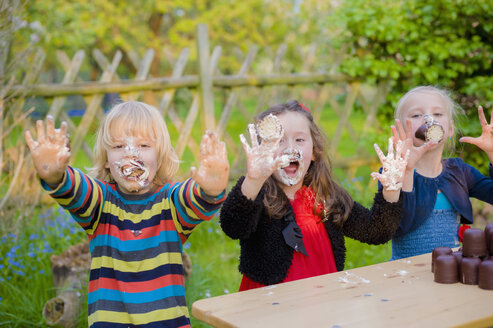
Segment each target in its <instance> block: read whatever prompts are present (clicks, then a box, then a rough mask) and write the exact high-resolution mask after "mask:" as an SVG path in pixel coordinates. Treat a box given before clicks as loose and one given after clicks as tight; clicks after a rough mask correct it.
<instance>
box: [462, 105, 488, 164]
mask: <svg viewBox="0 0 493 328" xmlns="http://www.w3.org/2000/svg"><path fill="white" fill-rule="evenodd" d="M478 116H479V122H480V123H481V130H482V132H481V135H480V136H479V137H477V138H473V137H462V138H460V139H459V141H460V142H466V143H470V144H473V145H476V146H478V147H479V148H481V149H482V150H483V151H484V152H485V153H486V154H487V155H488V157H489V158H490V162H493V116H492V118H491V120H490V123H489V124H488V121H486V117H485V116H484V111H483V107H481V106H479V107H478Z"/></svg>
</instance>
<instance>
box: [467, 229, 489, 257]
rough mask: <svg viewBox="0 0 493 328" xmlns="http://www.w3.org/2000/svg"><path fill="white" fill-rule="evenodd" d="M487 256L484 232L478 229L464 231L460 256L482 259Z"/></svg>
mask: <svg viewBox="0 0 493 328" xmlns="http://www.w3.org/2000/svg"><path fill="white" fill-rule="evenodd" d="M487 254H488V252H487V250H486V238H485V234H484V231H483V230H481V229H478V228H470V229H467V230H466V231H464V237H463V242H462V255H463V256H465V257H484V256H486V255H487Z"/></svg>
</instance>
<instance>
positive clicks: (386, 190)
mask: <svg viewBox="0 0 493 328" xmlns="http://www.w3.org/2000/svg"><path fill="white" fill-rule="evenodd" d="M393 139H394V137H390V139H389V148H388V154H387V156H385V155H384V154H383V152H382V151H381V150H380V147H378V145H377V144H375V145H374V147H375V151H376V152H377V155H378V158H380V162H381V163H382V166H383V169H382V172H381V173H377V172H372V173H371V176H372V177H373V178H374V179H378V180H379V181H380V183H381V184H382V186H383V197H384V198H385V200H386V201H388V202H391V203H395V202H397V201H398V200H399V194H400V191H401V188H402V180H403V178H404V172H405V170H406V166H407V161H408V159H409V153H410V151H409V149H408V148H407V147H406V146H405V144H404V143H403V142H402V141H401V140H398V141H397V145H396V146H395V152H394V142H393Z"/></svg>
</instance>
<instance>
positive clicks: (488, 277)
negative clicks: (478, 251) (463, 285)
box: [478, 259, 493, 290]
mask: <svg viewBox="0 0 493 328" xmlns="http://www.w3.org/2000/svg"><path fill="white" fill-rule="evenodd" d="M478 276H479V278H478V286H479V288H481V289H489V290H493V260H491V259H490V260H485V261H483V262H481V264H480V265H479V275H478Z"/></svg>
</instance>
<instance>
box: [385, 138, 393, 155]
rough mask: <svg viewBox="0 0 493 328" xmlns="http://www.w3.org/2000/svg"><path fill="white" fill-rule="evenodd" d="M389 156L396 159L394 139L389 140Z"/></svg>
mask: <svg viewBox="0 0 493 328" xmlns="http://www.w3.org/2000/svg"><path fill="white" fill-rule="evenodd" d="M387 150H388V151H387V155H388V156H391V157H392V158H394V137H390V138H389V146H388V148H387Z"/></svg>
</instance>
